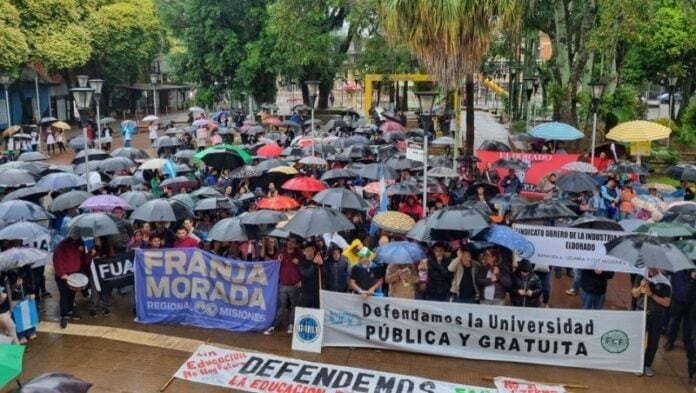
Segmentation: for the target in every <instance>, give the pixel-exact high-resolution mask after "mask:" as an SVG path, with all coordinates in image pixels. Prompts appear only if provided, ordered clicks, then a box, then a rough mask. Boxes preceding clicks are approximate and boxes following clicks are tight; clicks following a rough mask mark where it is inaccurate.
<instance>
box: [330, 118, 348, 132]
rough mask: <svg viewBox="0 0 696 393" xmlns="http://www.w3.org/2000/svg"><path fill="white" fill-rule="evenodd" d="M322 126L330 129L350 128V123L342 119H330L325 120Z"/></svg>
mask: <svg viewBox="0 0 696 393" xmlns="http://www.w3.org/2000/svg"><path fill="white" fill-rule="evenodd" d="M324 128H325V129H326V130H332V129H334V128H350V125H349V124H348V123H346V122H345V121H343V120H342V119H331V120H329V121H328V122H326V125H325V126H324Z"/></svg>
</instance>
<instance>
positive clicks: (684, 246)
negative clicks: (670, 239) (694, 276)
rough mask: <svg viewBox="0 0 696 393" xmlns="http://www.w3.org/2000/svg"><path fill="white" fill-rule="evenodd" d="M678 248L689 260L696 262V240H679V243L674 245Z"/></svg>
mask: <svg viewBox="0 0 696 393" xmlns="http://www.w3.org/2000/svg"><path fill="white" fill-rule="evenodd" d="M674 244H675V245H676V246H677V247H679V249H680V250H682V251H683V252H684V254H686V256H687V257H689V259H691V260H692V261H693V260H696V240H694V239H688V240H679V241H678V242H675V243H674Z"/></svg>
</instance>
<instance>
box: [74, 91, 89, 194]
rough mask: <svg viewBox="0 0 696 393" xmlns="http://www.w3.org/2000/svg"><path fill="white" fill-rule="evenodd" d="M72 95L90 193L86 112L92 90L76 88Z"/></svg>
mask: <svg viewBox="0 0 696 393" xmlns="http://www.w3.org/2000/svg"><path fill="white" fill-rule="evenodd" d="M70 92H71V93H72V96H73V100H74V101H75V106H77V111H78V112H79V113H80V126H81V127H82V136H83V138H84V140H85V146H84V148H85V170H86V177H87V192H92V191H91V188H92V186H91V183H90V178H89V154H88V153H89V150H88V146H87V111H88V110H89V105H90V104H91V103H92V95H93V94H94V90H93V89H90V88H89V87H77V88H74V89H70Z"/></svg>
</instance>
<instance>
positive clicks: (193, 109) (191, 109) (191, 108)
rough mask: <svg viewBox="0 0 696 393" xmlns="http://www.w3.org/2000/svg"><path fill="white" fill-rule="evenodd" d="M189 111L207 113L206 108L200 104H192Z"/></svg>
mask: <svg viewBox="0 0 696 393" xmlns="http://www.w3.org/2000/svg"><path fill="white" fill-rule="evenodd" d="M189 111H190V112H194V113H205V109H203V108H201V107H200V106H192V107H190V108H189Z"/></svg>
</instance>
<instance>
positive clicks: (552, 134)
mask: <svg viewBox="0 0 696 393" xmlns="http://www.w3.org/2000/svg"><path fill="white" fill-rule="evenodd" d="M528 133H529V135H531V136H533V137H534V138H539V139H545V140H547V141H574V140H577V139H582V138H583V137H584V136H585V135H584V134H583V133H582V131H580V130H578V129H577V128H575V127H573V126H571V125H570V124H566V123H559V122H557V121H554V122H550V123H542V124H539V125H537V126H535V127H533V128H532V129H531V130H529V131H528Z"/></svg>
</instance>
